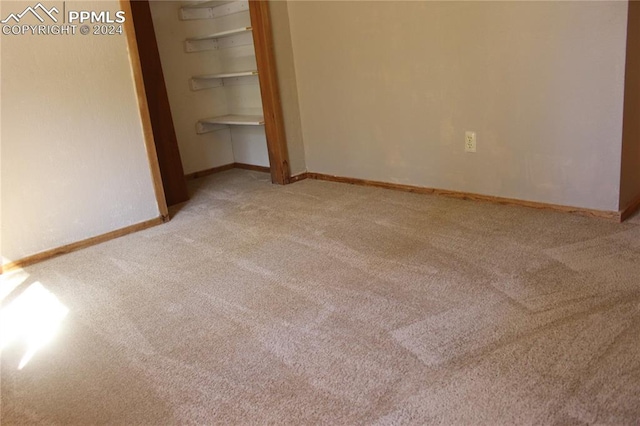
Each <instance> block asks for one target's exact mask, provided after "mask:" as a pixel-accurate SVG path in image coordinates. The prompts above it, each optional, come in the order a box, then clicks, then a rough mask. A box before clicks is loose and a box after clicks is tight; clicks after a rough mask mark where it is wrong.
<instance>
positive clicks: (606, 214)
mask: <svg viewBox="0 0 640 426" xmlns="http://www.w3.org/2000/svg"><path fill="white" fill-rule="evenodd" d="M306 178H309V179H316V180H325V181H330V182H340V183H348V184H352V185H360V186H372V187H376V188H385V189H394V190H397V191H405V192H413V193H417V194H432V195H440V196H444V197H449V198H457V199H460V200H472V201H483V202H489V203H494V204H502V205H509V206H520V207H529V208H534V209H538V210H551V211H556V212H561V213H571V214H575V215H579V216H586V217H596V218H600V219H608V220H612V221H616V222H620V218H621V212H616V211H606V210H592V209H585V208H581V207H570V206H562V205H557V204H547V203H539V202H535V201H525V200H517V199H513V198H504V197H494V196H491V195H481V194H473V193H468V192H459V191H450V190H445V189H436V188H427V187H422V186H413V185H404V184H399V183H389V182H380V181H372V180H366V179H357V178H348V177H342V176H333V175H327V174H323V173H312V172H309V173H307V176H306Z"/></svg>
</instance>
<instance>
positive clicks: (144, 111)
mask: <svg viewBox="0 0 640 426" xmlns="http://www.w3.org/2000/svg"><path fill="white" fill-rule="evenodd" d="M120 7H121V9H122V10H123V11H124V12H125V16H126V20H125V22H124V30H125V34H126V37H127V46H128V48H129V59H130V61H131V71H132V73H133V82H134V85H135V88H136V95H137V98H138V108H139V111H140V121H141V122H142V132H143V137H144V145H145V148H146V151H147V158H148V160H149V171H150V172H151V180H152V181H153V189H154V192H155V196H156V201H157V203H158V209H159V210H160V216H161V217H162V220H163V221H164V222H166V221H168V220H169V208H168V207H167V199H166V197H165V193H164V188H163V186H162V175H161V174H160V163H159V162H158V152H157V151H156V144H155V139H154V137H153V126H152V125H151V114H150V113H149V104H148V101H147V92H146V90H145V86H144V77H143V73H142V65H141V63H140V52H139V51H138V41H137V40H136V30H135V26H134V24H133V14H132V13H131V2H130V0H120Z"/></svg>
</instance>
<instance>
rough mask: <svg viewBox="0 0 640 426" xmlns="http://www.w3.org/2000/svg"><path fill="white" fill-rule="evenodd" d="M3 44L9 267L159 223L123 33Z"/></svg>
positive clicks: (2, 9) (14, 6) (14, 7)
mask: <svg viewBox="0 0 640 426" xmlns="http://www.w3.org/2000/svg"><path fill="white" fill-rule="evenodd" d="M28 4H32V3H25V2H5V1H3V2H2V4H1V6H0V14H2V16H3V17H4V15H6V14H8V13H9V12H13V11H17V12H20V11H22V10H23V9H24V8H25V7H26V6H27V5H28ZM67 7H68V8H69V7H74V8H76V9H78V10H82V9H85V10H92V9H93V10H96V9H109V10H114V11H115V10H118V2H115V1H113V2H104V3H103V2H100V3H98V2H91V1H88V2H69V1H68V2H67ZM1 39H2V45H1V51H2V59H1V68H2V74H1V77H0V79H1V85H2V97H1V102H2V112H1V125H2V129H1V141H2V147H1V149H2V157H1V161H2V166H1V185H2V203H1V206H2V213H1V214H2V223H1V234H2V247H1V250H2V257H3V258H5V259H4V260H3V263H4V262H5V261H6V260H12V261H15V260H19V259H21V258H24V257H26V256H29V255H33V254H36V253H38V252H42V251H45V250H48V249H52V248H56V247H59V246H62V245H65V244H69V243H73V242H76V241H79V240H83V239H86V238H89V237H93V236H96V235H99V234H103V233H106V232H109V231H113V230H116V229H119V228H123V227H126V226H128V225H132V224H135V223H139V222H142V221H145V220H149V219H153V218H156V217H158V216H159V210H158V205H157V202H156V199H155V195H154V190H153V185H152V181H151V175H150V171H149V164H148V160H147V157H146V153H145V146H144V140H143V135H142V127H141V123H140V115H139V111H138V105H137V99H136V94H135V89H134V84H133V78H132V74H131V67H130V63H129V56H128V53H127V44H126V38H125V36H124V35H123V36H93V35H88V36H82V35H75V36H36V37H33V36H4V35H3V36H2V38H1Z"/></svg>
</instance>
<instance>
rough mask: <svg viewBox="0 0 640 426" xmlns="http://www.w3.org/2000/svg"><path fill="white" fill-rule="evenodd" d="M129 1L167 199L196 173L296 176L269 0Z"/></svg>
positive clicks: (276, 179)
mask: <svg viewBox="0 0 640 426" xmlns="http://www.w3.org/2000/svg"><path fill="white" fill-rule="evenodd" d="M123 1H129V0H123ZM130 5H131V12H132V21H133V27H134V29H135V36H134V37H135V41H136V42H137V46H138V49H137V50H138V54H137V56H138V58H133V57H132V60H134V61H135V60H139V62H140V68H141V73H142V79H141V80H142V82H143V83H142V84H143V86H144V92H145V97H146V102H147V104H148V109H149V119H150V121H151V129H152V132H153V138H154V144H155V151H156V154H157V157H158V165H159V168H160V175H161V177H162V188H163V191H164V194H165V198H166V199H167V204H168V205H170V206H171V205H175V204H178V203H182V202H184V201H186V200H187V199H188V198H189V195H188V189H187V183H186V182H187V180H188V179H195V178H198V177H202V176H205V175H209V174H213V173H216V172H219V171H221V170H226V169H230V168H243V169H249V170H258V171H266V172H269V173H270V175H271V182H272V183H274V184H281V185H284V184H288V183H289V182H290V178H291V172H290V169H289V160H288V155H287V146H286V139H285V132H284V122H283V117H282V107H281V101H280V93H279V89H278V81H277V73H276V65H275V57H274V52H273V40H272V33H271V31H272V29H271V19H270V14H269V2H268V1H264V0H262V1H260V0H232V1H225V0H218V1H195V2H194V1H190V2H186V1H175V0H174V1H166V0H157V1H154V0H132V1H130ZM128 37H132V35H131V34H129V35H128ZM130 42H131V41H130ZM134 53H135V52H132V55H133V54H134ZM137 84H141V83H140V82H138V83H137ZM139 89H140V88H139ZM139 93H140V92H139Z"/></svg>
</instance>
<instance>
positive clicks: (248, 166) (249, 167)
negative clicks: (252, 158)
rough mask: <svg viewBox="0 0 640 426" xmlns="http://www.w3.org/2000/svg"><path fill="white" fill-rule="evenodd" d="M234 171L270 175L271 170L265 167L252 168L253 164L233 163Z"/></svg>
mask: <svg viewBox="0 0 640 426" xmlns="http://www.w3.org/2000/svg"><path fill="white" fill-rule="evenodd" d="M233 167H234V168H235V169H243V170H253V171H254V172H264V173H270V172H271V169H270V168H269V167H265V166H254V165H253V164H245V163H233Z"/></svg>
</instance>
